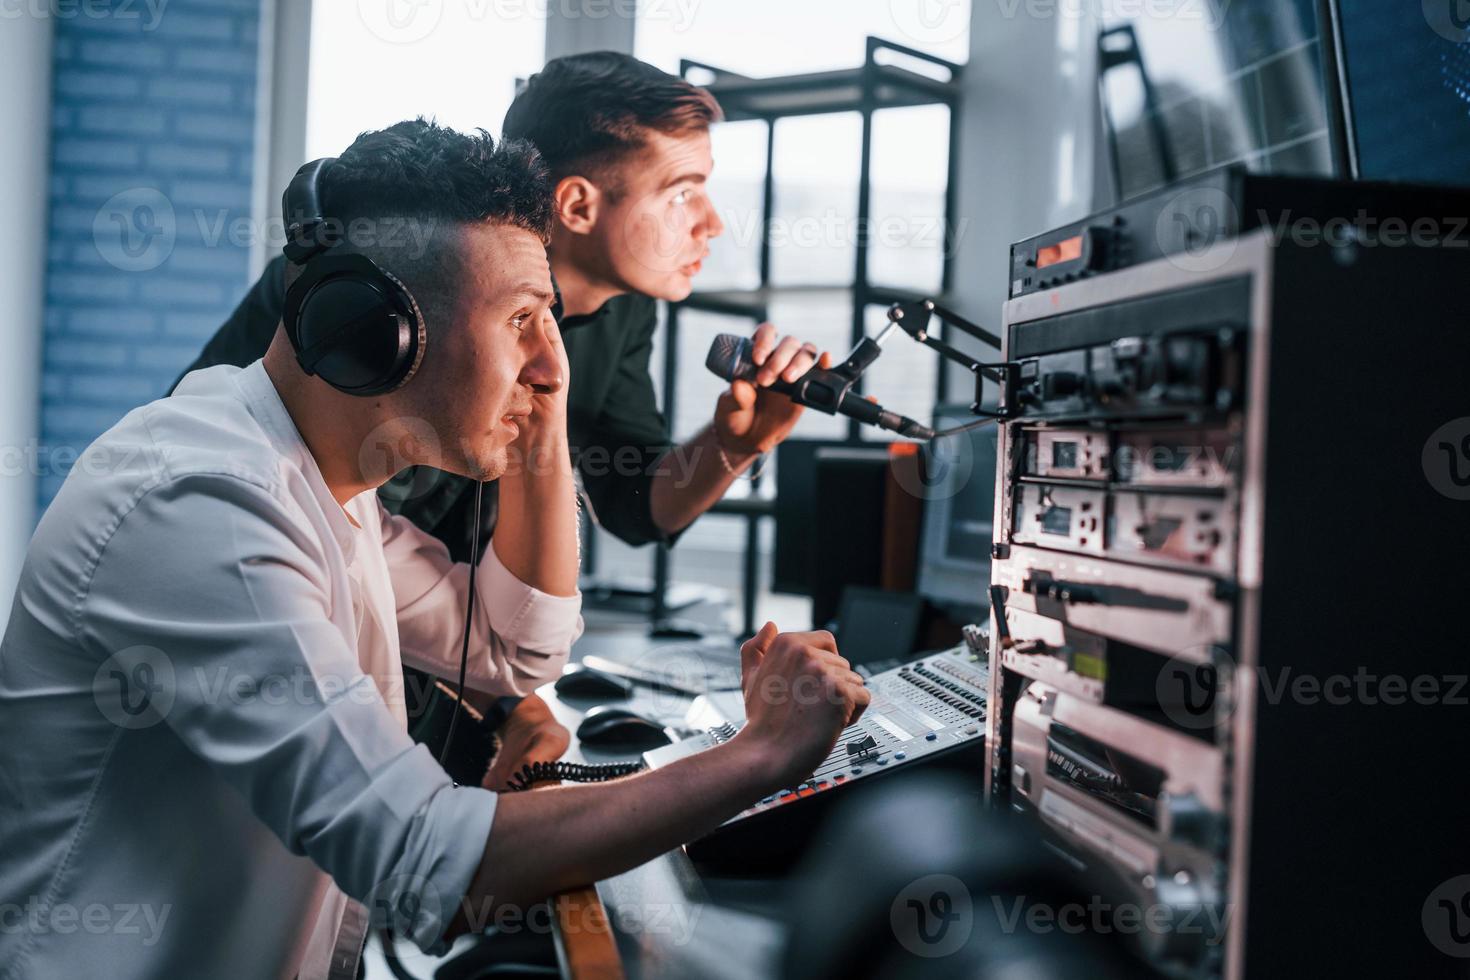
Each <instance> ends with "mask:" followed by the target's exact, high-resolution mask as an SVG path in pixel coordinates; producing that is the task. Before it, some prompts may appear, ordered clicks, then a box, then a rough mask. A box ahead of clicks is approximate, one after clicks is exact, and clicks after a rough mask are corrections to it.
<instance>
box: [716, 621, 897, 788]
mask: <svg viewBox="0 0 1470 980" xmlns="http://www.w3.org/2000/svg"><path fill="white" fill-rule="evenodd" d="M740 667H741V677H742V686H743V688H744V693H745V716H746V719H747V723H746V726H745V728H744V729H743V730H742V731H741V733H740V736H739V737H740V738H744V739H746V740H747V741H749V742H750V743H752V744H756V745H758V746H760V750H761V751H760V754H761V757H762V758H763V759H765V760H766V764H767V765H769V766H770V769H771V776H772V785H773V786H781V785H787V784H789V783H793V782H796V781H798V780H801V779H804V778H806V777H807V776H808V775H810V774H811V773H812V771H813V770H815V769H816V768H817V766H819V765H821V763H822V760H823V759H825V758H826V757H827V754H828V753H829V752H831V751H832V746H833V745H835V744H836V743H837V736H838V735H840V734H841V733H842V729H844V728H846V727H847V726H848V725H851V724H853V723H854V722H856V721H857V720H858V719H859V718H861V717H862V714H863V710H864V709H865V708H867V706H868V702H869V701H871V700H872V695H871V693H870V692H869V691H868V689H867V688H866V687H865V686H863V678H862V675H860V674H858V673H856V672H855V671H853V670H852V668H851V667H850V665H849V664H848V662H847V661H846V660H844V659H843V658H842V657H841V656H839V655H838V653H837V643H836V641H835V640H834V639H833V638H832V634H831V633H828V632H827V631H826V630H817V631H815V632H811V633H779V634H778V633H777V630H776V624H775V623H767V624H766V625H765V626H763V627H761V631H760V632H759V633H757V634H756V635H755V636H754V637H752V638H751V639H749V640H747V641H746V642H745V645H744V646H742V647H741V648H740Z"/></svg>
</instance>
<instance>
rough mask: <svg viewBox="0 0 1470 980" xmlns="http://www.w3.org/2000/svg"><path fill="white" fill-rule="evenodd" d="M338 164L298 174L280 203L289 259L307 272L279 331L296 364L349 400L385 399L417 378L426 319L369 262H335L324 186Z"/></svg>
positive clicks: (316, 163)
mask: <svg viewBox="0 0 1470 980" xmlns="http://www.w3.org/2000/svg"><path fill="white" fill-rule="evenodd" d="M336 162H337V158H336V157H323V158H322V159H320V160H313V161H312V162H310V163H308V164H306V165H304V166H302V167H301V169H299V170H297V171H296V175H295V176H294V177H292V178H291V183H290V184H288V185H287V186H286V192H285V193H284V194H282V195H281V215H282V217H283V218H284V219H285V223H286V244H285V246H284V247H283V248H282V251H283V252H284V253H285V255H286V258H287V259H288V260H289V261H291V262H293V263H295V264H296V265H298V266H300V267H301V268H302V271H301V274H300V275H299V276H298V277H297V278H296V279H295V281H293V282H292V283H291V286H290V288H288V289H287V290H286V305H285V309H284V310H283V311H282V317H281V323H282V325H283V326H284V327H285V329H286V336H287V338H288V339H289V340H290V341H291V347H292V349H293V350H294V351H295V352H296V361H297V363H298V364H300V365H301V369H302V370H303V371H305V372H306V373H307V374H309V375H316V376H317V377H319V378H321V379H322V380H323V381H325V382H326V383H327V384H329V385H331V386H332V387H333V388H336V389H337V390H338V391H341V392H344V393H346V394H349V395H364V396H367V395H380V394H384V393H386V392H389V391H393V390H395V389H397V388H400V387H402V386H403V384H404V383H405V382H407V381H408V379H409V378H411V377H413V374H414V372H415V371H416V370H418V366H419V362H420V361H422V360H423V356H424V348H425V346H426V344H427V340H428V338H427V336H426V331H425V329H424V318H423V314H422V313H421V312H420V310H419V306H418V303H417V302H416V301H415V300H414V298H413V295H412V294H411V293H410V292H409V291H408V288H407V287H406V286H404V285H403V283H402V282H400V281H399V280H398V278H397V277H395V276H394V275H393V274H391V273H390V272H388V271H387V270H386V269H384V268H382V267H381V266H379V265H378V264H377V263H376V262H374V261H373V260H372V259H370V258H368V257H367V256H365V255H359V254H351V253H348V254H331V253H330V250H331V248H332V246H333V245H334V244H336V243H335V242H334V241H329V240H327V238H326V236H325V235H323V234H322V231H323V227H322V226H323V225H324V224H325V223H326V221H327V214H326V208H325V207H324V206H323V204H322V201H323V198H324V194H323V191H322V178H323V177H324V176H325V174H326V172H327V170H328V169H330V168H331V166H332V165H333V164H334V163H336Z"/></svg>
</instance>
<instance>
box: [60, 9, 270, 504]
mask: <svg viewBox="0 0 1470 980" xmlns="http://www.w3.org/2000/svg"><path fill="white" fill-rule="evenodd" d="M69 9H71V10H72V11H73V14H74V15H73V16H67V17H59V16H58V17H57V18H56V19H55V69H54V72H55V74H54V77H53V92H52V97H53V106H54V108H53V119H52V123H51V144H52V151H51V152H52V164H51V181H50V188H49V192H50V222H49V225H50V227H49V244H48V249H49V251H48V254H47V271H46V309H45V320H44V330H45V336H44V341H43V361H42V382H41V434H40V435H41V444H42V446H43V447H45V450H46V452H45V453H44V455H43V457H42V458H43V459H47V460H53V461H54V464H53V465H47V466H43V467H42V471H41V474H40V481H39V483H38V488H37V490H38V494H39V502H40V506H41V508H44V507H45V506H46V504H47V503H49V502H50V500H51V498H52V497H53V496H54V495H55V494H56V490H57V489H58V488H59V487H60V485H61V481H62V480H63V479H64V478H65V476H66V474H65V472H63V471H62V470H63V466H64V465H65V463H66V462H67V461H69V460H70V459H72V458H74V454H75V453H76V452H77V451H80V450H81V449H83V448H85V447H86V446H87V445H88V444H89V443H90V442H91V441H92V440H93V439H95V438H96V437H97V436H98V435H100V434H101V433H102V432H103V431H105V430H106V429H107V428H109V427H110V426H111V425H112V424H113V423H114V422H116V421H117V420H118V419H119V418H121V417H122V416H123V415H124V414H125V413H126V412H127V411H128V410H129V409H132V408H134V407H136V406H137V405H140V404H142V403H144V402H147V401H149V400H151V399H153V398H157V397H159V396H161V395H162V394H164V392H166V391H167V390H168V386H169V384H170V383H171V382H172V381H173V379H174V378H175V377H176V376H177V375H178V373H179V371H181V370H182V369H183V368H184V367H186V366H187V365H188V363H189V362H190V361H191V360H193V358H194V357H195V355H196V354H198V352H199V350H200V348H201V347H203V345H204V341H205V340H206V339H208V337H209V336H210V335H211V334H212V333H213V332H214V330H215V329H216V328H217V327H218V326H219V324H220V323H221V322H222V321H223V320H224V318H225V316H226V315H228V313H229V311H230V310H231V309H233V308H234V305H235V303H236V302H237V301H238V299H239V297H240V296H241V295H242V294H243V292H244V290H245V288H246V286H247V285H248V284H249V283H248V273H249V260H250V244H251V241H252V239H253V237H254V236H256V235H258V234H259V232H258V231H256V230H255V229H256V228H258V225H257V224H256V223H255V222H254V221H253V220H252V217H253V216H252V215H251V213H250V205H251V177H252V163H253V157H254V152H255V146H254V140H255V86H256V57H257V55H256V51H257V48H256V38H257V31H258V29H259V26H260V0H166V2H162V3H160V2H157V0H154V2H152V3H144V2H141V0H115V2H112V3H110V4H109V3H98V2H96V0H91V2H89V3H87V4H78V5H75V6H74V7H72V8H69Z"/></svg>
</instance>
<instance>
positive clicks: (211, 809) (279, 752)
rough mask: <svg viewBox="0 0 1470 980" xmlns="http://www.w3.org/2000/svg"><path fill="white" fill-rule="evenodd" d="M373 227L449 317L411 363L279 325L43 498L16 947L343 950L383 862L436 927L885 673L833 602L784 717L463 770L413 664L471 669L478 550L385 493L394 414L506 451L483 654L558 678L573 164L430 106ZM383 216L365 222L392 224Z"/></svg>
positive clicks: (202, 960)
mask: <svg viewBox="0 0 1470 980" xmlns="http://www.w3.org/2000/svg"><path fill="white" fill-rule="evenodd" d="M333 175H334V179H336V180H337V181H338V184H339V186H337V187H336V188H335V191H334V194H335V200H334V202H333V203H334V208H335V210H336V213H335V214H334V217H336V218H337V219H339V220H340V221H341V222H342V224H343V226H344V227H347V228H351V227H352V221H353V220H354V219H361V220H365V221H367V222H368V223H369V225H368V226H367V227H371V226H372V225H373V223H377V227H379V228H383V227H386V226H387V222H388V220H389V219H403V218H414V219H417V220H419V221H420V222H421V223H422V226H424V227H432V229H433V231H432V234H431V235H429V237H428V240H427V242H421V243H417V244H418V245H420V246H422V247H420V248H419V249H418V250H417V251H414V250H411V249H403V248H394V247H392V246H390V245H388V244H386V243H385V240H384V239H381V238H379V239H377V240H376V241H375V242H373V243H371V244H360V243H358V242H355V241H353V239H352V238H351V236H350V235H349V237H348V241H347V242H346V243H345V244H340V245H337V246H336V248H334V249H332V250H331V252H332V254H360V255H363V256H365V257H366V258H368V259H370V260H372V261H373V262H375V263H376V264H377V266H378V267H379V268H381V269H382V270H384V271H385V273H386V274H388V275H389V276H390V277H392V278H395V279H396V280H397V281H399V282H400V283H401V285H402V287H403V288H404V289H405V290H406V292H407V293H409V294H411V296H412V300H413V302H414V303H416V307H415V309H416V312H417V313H421V316H422V320H423V322H424V323H425V324H426V328H425V330H424V333H423V334H422V336H421V340H422V342H423V350H422V357H421V359H420V360H418V361H417V362H416V364H417V366H416V368H415V369H414V370H412V371H411V372H410V375H409V377H408V378H407V380H406V382H405V383H403V384H402V386H401V387H398V388H396V389H394V390H391V391H387V392H383V393H380V394H376V395H373V396H371V397H360V396H356V395H352V394H346V393H344V392H343V391H340V390H338V389H337V388H334V387H333V386H331V385H329V384H328V383H326V382H325V381H323V380H322V378H320V377H314V376H309V375H308V374H307V373H305V372H304V371H303V370H302V367H301V366H300V364H299V363H298V357H297V353H298V352H297V351H296V350H294V349H293V346H292V343H291V342H290V341H289V340H288V339H287V337H286V336H285V334H284V332H283V331H278V333H277V335H276V338H275V340H274V342H273V343H272V345H271V348H270V350H269V351H268V352H267V354H266V356H265V358H264V359H263V360H261V361H258V362H256V363H254V364H252V365H250V366H248V367H246V368H244V369H236V368H232V367H224V366H221V367H215V368H209V369H207V370H204V371H200V372H196V373H195V374H193V375H191V376H190V377H189V378H187V379H185V381H184V383H183V384H182V385H181V386H180V388H179V389H178V390H177V392H176V393H175V394H174V396H173V397H171V398H168V399H164V400H161V401H158V402H154V403H152V404H150V405H146V406H143V407H142V408H139V409H137V410H135V411H133V412H131V413H129V415H128V416H127V417H125V418H124V419H123V420H122V421H121V422H119V423H118V425H117V426H115V427H114V428H113V429H111V430H110V431H108V432H107V433H105V434H104V435H103V436H101V437H100V438H99V439H98V440H97V442H96V443H94V445H93V446H92V447H91V448H90V449H89V450H88V453H87V454H86V455H85V456H84V458H83V460H82V461H81V462H80V463H79V465H78V466H77V467H75V468H74V469H73V471H72V474H71V476H70V477H68V479H67V481H66V483H65V485H64V486H63V487H62V490H61V492H60V493H59V494H58V496H57V498H56V500H55V501H54V502H53V503H52V505H51V507H50V508H49V509H48V511H47V513H46V515H45V517H44V519H43V520H42V521H41V524H40V526H39V527H38V529H37V531H36V535H35V538H34V539H33V541H32V543H31V547H30V550H29V553H28V556H27V562H26V566H25V570H24V572H23V575H22V581H21V583H20V586H19V588H18V590H17V595H16V600H15V604H14V607H13V610H12V613H11V617H10V625H9V628H8V629H7V631H6V634H5V637H4V641H3V644H0V977H3V978H6V980H9V978H18V977H27V978H30V977H42V978H45V977H68V978H70V977H78V976H108V977H119V978H127V977H164V976H167V977H174V976H209V977H214V976H230V977H247V978H248V977H262V978H264V977H287V978H289V977H293V976H298V975H299V976H301V977H316V976H324V975H325V974H326V972H327V969H328V965H329V959H330V957H331V955H332V950H333V946H334V944H336V943H337V942H338V938H339V934H342V933H343V923H344V918H346V919H350V918H351V916H350V915H346V913H347V912H349V911H350V910H351V909H352V908H354V906H352V905H351V904H350V903H349V901H348V898H347V896H350V897H351V898H352V899H355V900H357V901H358V902H365V903H366V904H367V905H368V907H369V908H370V909H375V910H376V909H382V908H387V909H392V910H394V912H395V917H394V921H393V923H392V924H393V925H394V926H396V927H397V928H398V929H399V930H400V931H401V932H403V933H406V934H408V935H409V936H411V938H412V939H413V940H414V941H415V942H417V943H418V944H419V945H420V946H421V947H423V948H425V949H433V948H438V947H442V945H443V943H444V942H445V941H446V940H447V939H448V938H451V937H452V936H453V935H455V934H458V933H459V932H461V931H464V930H466V929H472V928H477V927H479V926H481V925H483V924H486V923H488V922H490V921H492V917H493V916H494V915H495V914H496V913H497V911H498V910H501V909H504V908H506V907H524V906H525V905H527V904H529V903H532V902H534V901H537V900H539V899H541V898H543V897H545V896H546V895H548V894H550V893H552V892H554V891H556V890H559V889H562V888H565V887H569V886H572V885H575V884H578V883H582V882H586V881H591V880H595V879H597V878H602V877H606V876H608V875H610V874H614V873H617V872H619V871H622V870H624V869H626V868H629V867H632V866H634V865H636V864H638V863H640V862H642V861H645V860H647V859H649V858H651V857H653V856H654V855H657V854H659V853H661V852H663V851H665V850H667V849H669V848H670V847H673V846H676V845H677V844H679V843H680V842H682V841H685V840H687V839H690V838H692V837H695V836H698V835H699V834H701V833H703V832H705V831H707V830H709V829H711V828H713V827H714V826H716V825H718V824H719V823H720V822H721V821H723V820H724V819H726V818H728V817H730V816H732V815H733V814H734V813H736V812H738V811H739V810H740V809H742V808H743V807H744V806H746V805H748V804H749V803H750V802H751V801H752V800H754V799H756V798H758V797H760V796H762V795H764V794H766V793H769V792H772V791H774V790H775V789H777V788H779V787H780V786H783V785H786V784H788V783H789V782H791V781H793V780H794V779H796V778H799V777H800V776H802V775H804V774H805V773H808V772H810V771H811V770H812V769H813V768H814V767H815V765H816V764H817V763H818V762H819V761H820V760H821V758H823V757H824V755H825V754H826V753H827V752H828V751H829V750H830V748H831V746H832V745H833V744H834V742H835V740H836V737H837V735H838V734H839V732H840V731H841V729H842V728H843V727H844V726H845V725H846V724H848V723H849V722H850V721H852V720H854V719H855V718H856V717H857V716H858V715H859V714H860V713H861V711H862V709H863V706H864V705H866V703H867V699H868V695H867V692H866V691H865V690H864V689H863V687H862V681H861V678H860V677H859V676H858V675H856V674H854V673H853V672H852V671H851V670H850V669H848V665H847V663H846V661H844V660H842V658H841V657H839V656H838V655H837V653H836V650H835V647H834V646H833V645H832V642H831V637H830V636H828V635H826V634H786V635H781V636H777V635H776V631H775V628H774V626H771V625H770V624H768V625H767V627H766V628H765V629H764V630H762V632H761V634H760V635H759V636H757V637H756V638H755V639H754V640H752V641H751V642H750V643H749V644H747V646H746V649H745V651H744V653H745V659H746V666H747V688H748V692H749V695H748V701H747V710H748V713H749V719H750V721H749V724H748V726H747V728H746V729H745V731H744V732H743V733H742V734H741V735H740V736H738V737H737V738H735V739H733V740H731V741H730V742H729V743H727V744H725V745H723V746H721V747H719V748H718V749H715V750H712V751H711V752H708V753H705V754H704V755H703V756H701V757H700V758H698V759H690V760H686V761H685V762H683V763H679V764H676V765H673V766H669V767H667V768H665V769H660V770H658V771H656V772H651V773H644V774H640V775H637V776H634V777H630V778H628V779H625V780H618V781H615V782H612V783H607V784H600V785H592V786H577V787H564V788H561V787H559V788H553V789H545V790H538V791H536V792H532V793H521V794H509V795H507V796H504V797H501V796H498V795H497V794H495V793H492V792H489V791H487V790H484V789H480V788H477V787H462V786H454V785H453V784H452V783H451V781H450V780H449V779H448V777H447V776H446V775H445V774H444V772H443V770H442V769H441V768H440V767H439V766H438V765H437V763H436V762H435V761H434V760H433V759H432V758H431V757H430V756H429V755H428V753H427V751H426V750H425V749H424V748H423V747H422V746H415V745H414V744H413V743H412V742H411V741H410V740H409V738H408V736H407V734H406V733H405V731H404V709H403V701H402V688H401V664H402V663H405V662H407V663H411V664H414V665H416V666H419V667H421V668H423V669H427V670H430V671H432V672H434V673H438V674H441V675H448V676H453V675H455V674H456V673H457V671H458V667H459V645H460V638H461V627H462V624H463V618H464V610H465V605H466V599H467V597H468V591H469V588H470V574H469V573H470V569H469V567H468V566H467V565H464V564H456V563H454V562H452V561H451V560H450V559H449V557H448V555H447V552H446V550H445V548H444V546H443V545H442V544H441V543H440V542H438V541H436V540H435V539H433V538H431V537H429V536H427V535H426V534H424V533H423V532H421V531H419V530H417V529H416V528H414V527H413V526H412V525H411V524H409V523H408V522H407V521H405V520H404V519H402V518H398V517H390V516H389V515H387V513H386V512H385V511H384V510H383V509H382V507H381V505H380V504H379V503H378V500H377V498H376V495H375V494H374V493H373V490H374V489H375V487H376V486H377V485H378V484H380V483H381V482H383V480H385V479H386V478H387V477H388V476H390V475H391V474H389V473H383V472H380V471H379V470H380V467H378V466H376V465H375V464H374V461H373V457H374V453H373V447H375V446H378V445H381V444H383V443H385V442H386V443H389V444H391V445H393V446H395V447H397V448H398V450H399V452H400V453H403V454H404V458H403V460H402V462H404V463H405V464H418V465H428V466H434V467H437V468H440V469H444V470H447V471H450V472H453V473H457V474H462V475H465V476H469V477H472V478H473V479H478V480H485V479H493V478H499V479H500V486H501V490H500V494H501V496H500V508H501V515H500V523H499V526H498V528H497V531H496V534H495V537H494V539H493V543H492V545H491V546H490V547H489V548H487V549H486V552H485V554H484V557H483V559H482V561H481V563H480V565H479V568H478V569H477V576H476V581H475V591H476V595H477V602H476V605H475V617H474V621H473V623H472V626H471V641H470V649H471V657H470V663H469V668H468V683H469V684H470V685H472V686H474V687H476V688H478V689H480V690H483V691H486V692H489V693H492V694H510V695H520V694H526V693H528V692H530V691H531V690H533V689H534V688H536V687H537V686H538V685H540V684H542V683H544V682H546V681H547V680H548V679H550V678H552V677H554V676H555V675H556V674H557V673H558V672H559V670H560V668H561V665H562V663H563V662H564V661H565V659H566V657H567V653H568V650H569V648H570V646H571V644H572V643H573V641H574V640H575V639H576V637H577V636H578V635H579V634H580V632H581V618H580V597H579V595H578V593H577V588H576V576H577V528H576V503H575V495H574V488H573V482H572V476H571V465H570V460H569V454H568V448H567V435H566V380H567V362H566V356H565V352H564V351H563V349H562V346H561V342H560V337H559V335H558V332H557V327H556V322H555V320H554V319H553V318H552V316H551V315H550V306H551V303H552V299H553V297H552V290H551V282H550V276H549V271H548V267H547V260H546V252H545V248H544V245H545V241H546V233H547V228H548V226H549V221H550V211H549V208H550V198H549V191H548V186H547V182H546V178H545V174H544V170H543V168H541V166H540V164H539V162H538V161H537V160H536V158H535V154H534V151H533V150H530V149H529V147H527V146H526V145H524V144H522V145H517V144H513V143H512V144H503V145H501V146H498V147H496V146H494V144H493V143H492V141H491V140H490V138H489V137H488V136H485V135H480V136H466V135H462V134H458V133H454V132H452V131H449V130H446V129H442V128H440V127H437V126H433V125H432V124H429V123H424V122H422V121H420V122H416V123H403V124H399V125H398V126H395V127H392V128H390V129H389V130H385V131H383V132H380V133H369V134H365V135H364V136H362V137H360V138H359V139H358V141H357V142H356V143H354V144H353V146H352V147H351V148H349V149H348V151H347V152H345V153H344V154H343V156H342V157H341V158H340V166H338V167H337V168H335V169H334V171H333ZM359 227H364V226H361V225H360V226H359Z"/></svg>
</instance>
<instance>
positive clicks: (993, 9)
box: [950, 2, 1097, 401]
mask: <svg viewBox="0 0 1470 980" xmlns="http://www.w3.org/2000/svg"><path fill="white" fill-rule="evenodd" d="M1028 7H1031V8H1033V12H1031V13H1028V11H1027V8H1028ZM1091 7H1092V5H1090V4H1067V3H1062V4H1004V3H1001V4H991V3H983V2H977V3H976V4H975V5H974V7H973V10H972V12H971V15H970V60H969V64H968V66H967V67H966V68H965V74H964V78H963V84H964V88H965V102H964V106H963V109H962V114H963V116H962V120H963V121H962V128H961V138H960V139H961V142H960V161H959V200H958V212H959V219H960V220H961V221H963V222H964V224H963V225H961V226H960V227H962V229H963V230H962V233H961V236H960V239H959V244H958V248H957V252H956V258H957V274H956V276H955V288H954V298H955V304H954V305H955V308H956V310H957V312H960V313H962V314H965V315H966V316H967V317H969V318H970V319H972V320H975V321H977V322H978V323H980V324H982V325H984V326H987V327H989V328H991V329H992V330H995V331H996V332H999V326H1000V313H1001V305H1002V304H1003V303H1004V302H1005V298H1006V292H1007V289H1008V278H1009V277H1008V275H1007V273H1008V270H1009V268H1010V245H1011V243H1012V242H1014V241H1016V240H1017V239H1020V238H1026V237H1029V236H1031V235H1034V234H1037V233H1038V232H1042V231H1045V230H1047V229H1048V228H1052V227H1055V226H1056V225H1060V224H1064V223H1066V222H1068V221H1072V220H1075V219H1077V218H1080V217H1082V216H1083V215H1085V214H1087V213H1088V212H1089V211H1091V210H1092V186H1093V144H1094V133H1095V125H1094V122H1095V120H1094V116H1095V113H1096V109H1095V107H1096V96H1095V86H1096V78H1097V72H1096V56H1095V51H1096V37H1097V24H1096V20H1095V16H1094V12H1093V11H1092V10H1091ZM1079 8H1086V9H1083V10H1082V12H1081V13H1078V9H1079ZM961 343H962V346H966V347H967V349H973V350H974V351H975V353H976V354H978V355H991V354H994V352H992V351H986V350H983V349H981V348H978V347H974V346H973V345H968V344H967V343H965V342H961ZM951 382H952V383H951V389H950V390H951V391H952V392H954V398H955V400H956V401H959V400H963V399H964V398H965V396H966V394H967V392H968V390H969V389H968V385H969V384H970V383H971V382H970V378H969V375H968V374H964V373H963V372H958V371H957V372H956V373H955V374H954V375H952V376H951Z"/></svg>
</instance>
